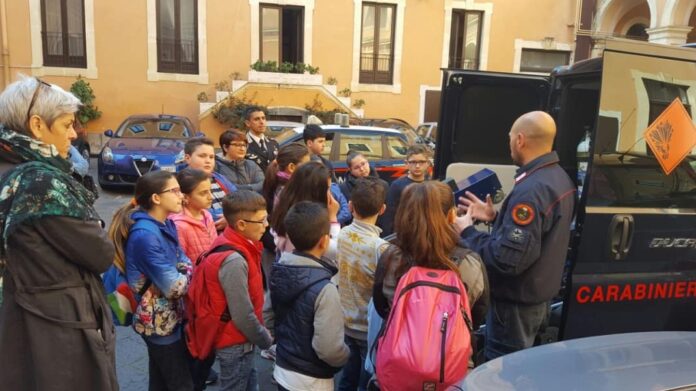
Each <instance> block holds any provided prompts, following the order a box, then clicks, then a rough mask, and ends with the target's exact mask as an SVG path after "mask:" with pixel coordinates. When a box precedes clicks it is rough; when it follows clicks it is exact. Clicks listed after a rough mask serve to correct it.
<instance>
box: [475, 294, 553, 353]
mask: <svg viewBox="0 0 696 391" xmlns="http://www.w3.org/2000/svg"><path fill="white" fill-rule="evenodd" d="M548 315H549V303H541V304H531V305H527V304H519V303H510V302H506V301H498V300H495V299H491V305H490V308H489V309H488V315H487V316H486V346H485V350H484V353H485V356H486V360H492V359H494V358H497V357H500V356H503V355H506V354H508V353H513V352H516V351H518V350H522V349H526V348H529V347H531V346H532V345H534V339H535V338H536V335H537V333H538V332H539V328H540V327H541V325H542V324H543V323H544V322H545V321H546V319H547V317H548Z"/></svg>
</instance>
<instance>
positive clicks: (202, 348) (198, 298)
mask: <svg viewBox="0 0 696 391" xmlns="http://www.w3.org/2000/svg"><path fill="white" fill-rule="evenodd" d="M225 251H236V252H237V253H239V254H240V255H242V252H241V251H239V250H238V249H236V248H234V247H232V246H230V245H226V244H223V245H220V246H217V247H214V248H212V249H211V250H209V251H207V252H204V253H203V254H201V256H200V257H198V259H197V260H196V268H195V269H194V270H193V276H192V277H191V282H190V284H189V288H188V293H186V297H185V298H184V301H185V304H186V319H188V321H187V323H186V326H185V332H186V346H187V347H188V350H189V352H190V353H191V356H193V357H194V358H197V359H199V360H205V359H206V358H207V357H209V356H210V354H211V353H212V352H213V348H214V346H215V342H217V339H218V335H219V334H220V331H221V330H222V328H223V326H225V323H227V322H229V321H230V312H229V309H227V308H225V311H224V312H223V313H214V312H213V308H212V305H211V300H210V294H209V291H208V284H207V282H206V280H207V279H206V278H205V276H206V275H213V276H216V277H215V278H217V273H218V271H219V270H220V264H221V263H222V261H224V258H222V259H220V260H219V262H216V263H213V262H209V261H208V260H207V259H206V258H207V257H208V255H210V254H213V253H221V252H225ZM242 256H243V255H242ZM211 273H212V274H211Z"/></svg>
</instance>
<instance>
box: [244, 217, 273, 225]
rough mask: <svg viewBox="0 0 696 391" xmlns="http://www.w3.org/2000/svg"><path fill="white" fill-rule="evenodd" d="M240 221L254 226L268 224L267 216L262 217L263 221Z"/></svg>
mask: <svg viewBox="0 0 696 391" xmlns="http://www.w3.org/2000/svg"><path fill="white" fill-rule="evenodd" d="M242 221H244V222H247V223H254V224H267V223H268V216H266V217H264V218H263V220H259V221H256V220H247V219H242Z"/></svg>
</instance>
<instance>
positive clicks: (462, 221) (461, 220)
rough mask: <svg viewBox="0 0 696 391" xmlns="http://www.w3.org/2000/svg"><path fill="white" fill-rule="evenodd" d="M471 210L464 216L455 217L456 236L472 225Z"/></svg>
mask: <svg viewBox="0 0 696 391" xmlns="http://www.w3.org/2000/svg"><path fill="white" fill-rule="evenodd" d="M462 198H463V197H462ZM473 210H474V209H473V208H469V209H467V211H466V213H465V214H463V215H461V216H457V218H456V219H454V228H455V229H456V230H457V233H458V234H461V233H462V231H464V229H466V228H467V227H469V226H471V225H474V218H473V217H472V216H471V215H472V213H473Z"/></svg>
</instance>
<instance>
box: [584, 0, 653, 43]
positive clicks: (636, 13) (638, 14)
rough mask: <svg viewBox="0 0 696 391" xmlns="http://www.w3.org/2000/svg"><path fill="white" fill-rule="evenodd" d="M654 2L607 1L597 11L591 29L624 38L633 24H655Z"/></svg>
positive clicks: (643, 0) (631, 0)
mask: <svg viewBox="0 0 696 391" xmlns="http://www.w3.org/2000/svg"><path fill="white" fill-rule="evenodd" d="M655 13H656V5H655V0H607V1H604V2H602V3H601V5H600V6H599V7H598V9H597V14H596V17H595V21H594V25H593V28H594V30H595V31H597V32H602V33H610V34H613V35H619V36H626V35H627V34H626V33H627V32H628V29H629V28H631V27H633V26H634V25H635V24H642V25H644V26H646V28H648V27H651V26H655V25H656V24H657V15H656V14H655Z"/></svg>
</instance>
